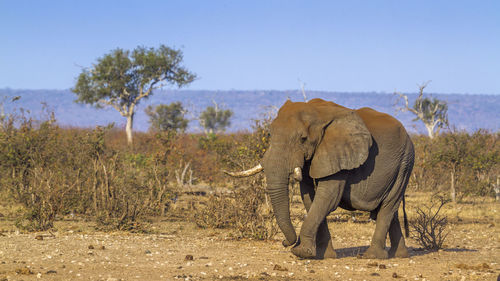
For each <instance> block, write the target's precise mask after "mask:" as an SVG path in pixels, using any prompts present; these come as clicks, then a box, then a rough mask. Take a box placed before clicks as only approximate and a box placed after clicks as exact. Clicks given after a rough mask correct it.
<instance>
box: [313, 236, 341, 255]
mask: <svg viewBox="0 0 500 281" xmlns="http://www.w3.org/2000/svg"><path fill="white" fill-rule="evenodd" d="M335 258H337V253H336V252H335V250H334V249H333V246H332V242H331V240H327V242H324V243H322V242H319V243H316V259H335Z"/></svg>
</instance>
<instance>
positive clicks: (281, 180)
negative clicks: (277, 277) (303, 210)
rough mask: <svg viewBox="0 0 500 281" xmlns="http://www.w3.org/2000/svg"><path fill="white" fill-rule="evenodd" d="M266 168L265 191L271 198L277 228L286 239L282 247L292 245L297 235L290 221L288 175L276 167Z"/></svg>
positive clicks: (285, 171)
mask: <svg viewBox="0 0 500 281" xmlns="http://www.w3.org/2000/svg"><path fill="white" fill-rule="evenodd" d="M267 167H269V169H267V170H266V169H264V172H265V173H266V179H267V191H268V193H269V197H270V198H271V204H272V206H273V212H274V216H275V217H276V221H277V223H278V226H279V227H280V229H281V231H282V232H283V234H284V235H285V237H286V241H283V245H285V246H289V245H293V244H294V243H295V242H296V241H297V234H296V233H295V228H294V227H293V225H292V221H291V220H290V202H289V197H288V179H289V176H290V174H289V172H288V171H287V170H285V169H282V170H281V171H279V169H277V167H276V166H274V167H272V166H267ZM271 167H272V168H271Z"/></svg>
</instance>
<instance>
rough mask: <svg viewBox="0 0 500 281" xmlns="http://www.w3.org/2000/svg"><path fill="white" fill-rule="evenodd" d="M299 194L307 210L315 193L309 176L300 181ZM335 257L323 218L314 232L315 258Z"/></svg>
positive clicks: (328, 231) (330, 237)
mask: <svg viewBox="0 0 500 281" xmlns="http://www.w3.org/2000/svg"><path fill="white" fill-rule="evenodd" d="M300 195H301V197H302V202H304V207H305V208H306V211H307V212H309V209H310V208H311V204H312V202H313V200H314V195H315V191H314V184H313V182H312V179H311V178H310V177H304V180H303V181H302V182H301V183H300ZM336 257H337V254H336V253H335V250H334V249H333V245H332V236H331V234H330V230H329V229H328V223H327V222H326V218H325V219H324V220H323V222H321V224H320V225H319V227H318V233H317V234H316V259H327V258H336Z"/></svg>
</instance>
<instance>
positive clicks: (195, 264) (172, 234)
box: [0, 200, 500, 281]
mask: <svg viewBox="0 0 500 281" xmlns="http://www.w3.org/2000/svg"><path fill="white" fill-rule="evenodd" d="M410 201H411V200H410ZM469 205H470V206H468V205H464V206H465V207H466V208H467V210H462V208H465V207H463V206H459V207H457V206H455V207H451V208H452V209H453V210H457V209H458V210H459V211H455V213H454V214H453V215H451V214H449V216H450V220H451V221H452V222H453V223H452V224H451V225H450V226H449V231H450V234H449V236H448V237H447V240H446V242H445V248H444V249H442V250H440V251H437V252H429V251H424V250H422V249H421V248H420V246H419V245H418V244H417V243H416V241H415V240H413V239H408V240H407V245H408V246H409V247H410V253H411V257H410V258H407V259H388V260H369V259H361V258H359V256H360V254H362V253H363V251H364V250H366V248H367V246H368V245H369V243H370V239H371V235H372V233H373V230H374V227H375V223H373V222H368V221H361V222H360V221H356V220H355V221H353V220H351V219H349V220H348V221H345V222H342V221H335V220H333V221H332V222H330V223H329V227H330V230H331V232H332V235H333V236H334V247H335V248H336V251H337V255H338V258H337V259H326V260H301V259H298V258H296V257H295V256H293V255H292V254H291V252H290V249H289V248H288V249H286V248H284V247H283V246H282V245H281V242H280V241H279V239H276V240H274V241H254V240H248V239H235V238H234V237H233V236H232V235H231V232H230V230H213V229H200V228H198V227H196V226H195V225H194V224H193V223H189V222H182V221H173V222H172V221H160V222H156V223H154V224H153V226H152V232H153V233H154V234H131V233H126V232H113V233H104V232H96V231H95V230H92V228H91V227H90V226H88V225H86V224H85V223H82V222H79V221H59V222H57V224H56V229H57V231H56V232H53V233H50V232H44V233H19V232H18V231H17V230H15V228H14V227H13V222H12V221H11V220H8V219H5V218H4V219H3V220H0V231H1V234H0V280H2V281H3V280H176V279H181V280H246V279H248V280H397V279H399V280H497V278H498V276H499V274H500V231H499V230H500V225H499V224H500V221H499V215H498V207H499V203H495V202H490V203H488V204H481V205H477V204H469ZM448 211H449V210H448ZM335 214H336V213H334V214H333V215H335ZM331 216H332V215H331Z"/></svg>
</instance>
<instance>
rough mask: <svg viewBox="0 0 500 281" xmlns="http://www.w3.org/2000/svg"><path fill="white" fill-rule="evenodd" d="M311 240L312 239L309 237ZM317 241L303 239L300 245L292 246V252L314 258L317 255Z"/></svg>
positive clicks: (300, 256)
mask: <svg viewBox="0 0 500 281" xmlns="http://www.w3.org/2000/svg"><path fill="white" fill-rule="evenodd" d="M301 240H302V239H301ZM308 240H310V239H308ZM314 244H315V243H313V242H312V240H311V241H307V240H305V241H304V240H302V241H300V242H299V244H298V245H296V246H295V247H293V248H292V253H293V254H294V255H296V256H297V257H299V258H303V259H312V258H315V257H316V246H315V245H314Z"/></svg>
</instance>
